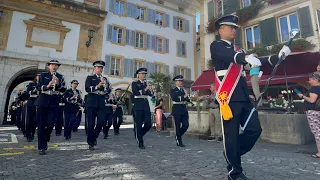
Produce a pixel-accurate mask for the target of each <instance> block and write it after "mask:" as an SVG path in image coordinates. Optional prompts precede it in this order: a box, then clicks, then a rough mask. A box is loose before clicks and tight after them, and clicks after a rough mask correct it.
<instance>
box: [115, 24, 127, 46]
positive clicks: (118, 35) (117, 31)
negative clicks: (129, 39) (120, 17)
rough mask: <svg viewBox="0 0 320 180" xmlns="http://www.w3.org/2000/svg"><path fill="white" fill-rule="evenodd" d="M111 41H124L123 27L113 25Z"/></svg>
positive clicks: (119, 42)
mask: <svg viewBox="0 0 320 180" xmlns="http://www.w3.org/2000/svg"><path fill="white" fill-rule="evenodd" d="M112 38H113V39H112V42H115V43H118V44H123V43H124V28H121V27H118V26H114V27H113V37H112Z"/></svg>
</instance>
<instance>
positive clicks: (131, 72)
mask: <svg viewBox="0 0 320 180" xmlns="http://www.w3.org/2000/svg"><path fill="white" fill-rule="evenodd" d="M135 73H136V72H134V60H133V59H130V60H129V63H128V75H129V76H128V77H132V76H133V77H134V78H135V77H136V76H134V74H135Z"/></svg>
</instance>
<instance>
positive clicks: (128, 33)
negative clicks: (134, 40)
mask: <svg viewBox="0 0 320 180" xmlns="http://www.w3.org/2000/svg"><path fill="white" fill-rule="evenodd" d="M125 44H126V45H130V30H129V29H126V42H125Z"/></svg>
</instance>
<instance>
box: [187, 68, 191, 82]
mask: <svg viewBox="0 0 320 180" xmlns="http://www.w3.org/2000/svg"><path fill="white" fill-rule="evenodd" d="M187 79H188V80H191V68H187Z"/></svg>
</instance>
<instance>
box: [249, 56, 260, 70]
mask: <svg viewBox="0 0 320 180" xmlns="http://www.w3.org/2000/svg"><path fill="white" fill-rule="evenodd" d="M246 61H247V62H248V63H249V64H250V65H251V67H252V68H254V67H260V66H261V62H260V60H259V59H258V58H256V57H255V56H254V55H253V54H250V55H249V56H248V58H246Z"/></svg>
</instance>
